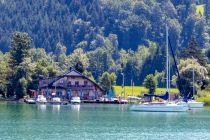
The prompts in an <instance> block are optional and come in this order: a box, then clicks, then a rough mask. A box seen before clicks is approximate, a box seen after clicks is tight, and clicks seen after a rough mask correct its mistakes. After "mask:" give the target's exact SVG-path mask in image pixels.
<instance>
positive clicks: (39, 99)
mask: <svg viewBox="0 0 210 140" xmlns="http://www.w3.org/2000/svg"><path fill="white" fill-rule="evenodd" d="M36 102H37V103H41V104H46V103H47V99H46V98H45V97H44V96H43V95H38V98H37V100H36Z"/></svg>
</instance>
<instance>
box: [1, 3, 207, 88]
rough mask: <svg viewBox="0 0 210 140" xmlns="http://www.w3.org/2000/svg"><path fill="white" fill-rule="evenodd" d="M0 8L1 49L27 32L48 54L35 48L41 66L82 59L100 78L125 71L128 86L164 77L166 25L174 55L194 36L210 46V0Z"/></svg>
mask: <svg viewBox="0 0 210 140" xmlns="http://www.w3.org/2000/svg"><path fill="white" fill-rule="evenodd" d="M198 4H205V11H204V14H203V15H202V14H199V13H197V12H196V6H197V5H198ZM0 9H1V10H0V50H1V51H2V52H3V53H6V52H8V51H9V50H10V47H11V42H12V34H13V33H14V32H17V31H18V32H26V33H28V34H29V36H30V37H31V38H32V41H31V45H30V46H31V47H32V48H44V50H45V51H46V52H47V53H45V52H44V50H42V49H32V50H31V57H32V62H33V61H38V59H37V56H39V57H38V58H39V59H40V60H39V61H41V60H43V61H44V62H45V64H43V63H41V62H40V63H39V66H40V67H41V66H42V67H45V66H48V67H50V68H49V69H51V67H54V69H55V70H57V73H61V72H63V71H65V70H67V69H68V68H69V66H74V65H75V64H76V63H77V62H78V61H80V62H82V64H83V66H84V67H85V69H86V70H87V72H89V74H90V73H91V74H92V75H93V77H94V79H95V80H96V81H98V82H99V81H100V78H99V77H100V76H101V75H102V74H103V73H104V72H106V71H108V72H109V73H112V72H113V73H115V74H116V75H117V84H122V75H121V72H123V73H124V75H125V79H126V80H125V84H126V85H130V83H131V79H134V81H135V85H141V84H142V82H143V80H144V78H145V76H146V75H147V74H150V73H155V75H156V76H157V77H163V75H164V73H163V71H164V67H165V65H164V64H165V52H164V51H165V25H166V24H167V25H168V26H169V35H170V40H171V43H172V46H173V49H174V50H175V51H176V54H179V55H180V56H181V55H182V51H180V50H182V49H184V48H187V47H188V44H189V42H190V40H191V39H192V38H193V37H194V38H195V39H196V42H197V43H198V47H200V48H202V49H203V52H205V53H206V54H207V52H208V49H209V48H210V18H209V17H210V0H200V1H199V0H58V1H56V0H18V1H17V0H0ZM209 54H210V53H209ZM6 55H7V54H5V56H4V58H7V56H6ZM2 57H3V56H2ZM49 60H50V61H49ZM172 73H173V74H175V70H174V71H172ZM45 75H46V76H49V75H48V74H45ZM134 77H135V78H134ZM158 83H159V86H163V85H161V80H160V81H159V82H158Z"/></svg>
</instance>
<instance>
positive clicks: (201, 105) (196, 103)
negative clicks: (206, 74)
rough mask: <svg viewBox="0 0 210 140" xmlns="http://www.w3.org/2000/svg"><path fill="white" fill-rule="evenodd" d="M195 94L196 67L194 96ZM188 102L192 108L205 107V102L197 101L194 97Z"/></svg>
mask: <svg viewBox="0 0 210 140" xmlns="http://www.w3.org/2000/svg"><path fill="white" fill-rule="evenodd" d="M194 94H195V69H194V68H193V96H194ZM187 104H188V106H189V107H190V108H203V106H204V102H197V101H195V99H194V97H192V98H191V99H188V100H187Z"/></svg>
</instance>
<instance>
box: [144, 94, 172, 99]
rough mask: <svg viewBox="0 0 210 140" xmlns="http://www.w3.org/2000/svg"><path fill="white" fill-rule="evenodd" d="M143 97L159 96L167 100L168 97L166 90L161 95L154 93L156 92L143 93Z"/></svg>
mask: <svg viewBox="0 0 210 140" xmlns="http://www.w3.org/2000/svg"><path fill="white" fill-rule="evenodd" d="M144 97H158V98H161V99H163V100H168V98H169V93H168V92H166V93H165V94H161V95H156V94H144Z"/></svg>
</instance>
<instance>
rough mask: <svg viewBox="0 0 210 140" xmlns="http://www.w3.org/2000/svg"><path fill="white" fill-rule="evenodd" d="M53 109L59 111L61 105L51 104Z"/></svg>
mask: <svg viewBox="0 0 210 140" xmlns="http://www.w3.org/2000/svg"><path fill="white" fill-rule="evenodd" d="M52 108H53V111H60V109H61V105H52Z"/></svg>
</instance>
